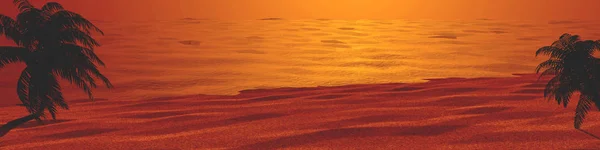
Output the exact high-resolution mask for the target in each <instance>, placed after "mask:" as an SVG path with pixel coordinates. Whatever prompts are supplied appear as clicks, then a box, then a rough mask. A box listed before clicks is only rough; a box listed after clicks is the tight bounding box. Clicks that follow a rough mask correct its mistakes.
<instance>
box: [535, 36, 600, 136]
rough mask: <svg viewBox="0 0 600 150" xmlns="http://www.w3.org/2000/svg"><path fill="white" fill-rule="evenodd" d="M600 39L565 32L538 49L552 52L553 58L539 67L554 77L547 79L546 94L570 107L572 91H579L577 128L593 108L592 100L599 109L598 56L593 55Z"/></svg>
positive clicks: (538, 52) (546, 52)
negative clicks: (584, 37) (585, 37)
mask: <svg viewBox="0 0 600 150" xmlns="http://www.w3.org/2000/svg"><path fill="white" fill-rule="evenodd" d="M599 48H600V41H592V40H585V41H583V40H581V39H580V37H579V36H578V35H570V34H563V35H562V36H560V38H559V39H558V40H557V41H555V42H554V43H552V45H550V46H544V47H542V48H540V49H538V50H537V52H536V56H538V55H539V54H544V55H549V56H550V58H549V59H548V60H546V61H544V62H542V63H540V64H539V65H538V67H537V69H536V72H537V73H540V71H541V70H542V69H544V71H543V72H542V73H541V75H540V77H541V76H544V75H551V74H553V75H554V77H553V78H552V79H550V81H548V84H547V85H546V89H545V90H544V97H546V98H548V100H550V99H552V98H554V99H555V100H556V101H557V102H558V104H559V105H560V104H561V103H562V104H563V106H564V107H567V105H568V104H569V101H570V98H571V96H572V95H573V93H575V92H578V93H579V94H580V96H579V102H578V104H577V108H576V109H575V122H574V126H575V128H576V129H579V128H580V127H581V124H583V120H584V118H585V115H586V114H587V112H588V111H589V110H590V108H591V105H592V103H594V104H595V105H596V107H597V108H598V109H600V95H599V92H600V91H599V90H600V82H599V81H600V80H599V79H598V78H599V77H600V74H598V73H599V72H598V71H600V69H599V68H597V67H599V65H598V62H600V61H599V60H598V59H597V58H595V57H593V53H594V51H597V50H599Z"/></svg>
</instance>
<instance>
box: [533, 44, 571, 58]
mask: <svg viewBox="0 0 600 150" xmlns="http://www.w3.org/2000/svg"><path fill="white" fill-rule="evenodd" d="M540 54H543V55H550V56H551V57H555V58H562V57H560V56H563V55H564V51H563V50H562V49H560V48H558V47H554V46H544V47H541V48H539V49H538V50H537V51H536V52H535V56H536V57H537V56H538V55H540Z"/></svg>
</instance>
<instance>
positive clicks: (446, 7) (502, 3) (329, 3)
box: [0, 0, 600, 20]
mask: <svg viewBox="0 0 600 150" xmlns="http://www.w3.org/2000/svg"><path fill="white" fill-rule="evenodd" d="M11 1H12V0H3V1H2V2H0V13H2V14H9V15H14V12H15V8H14V7H13V5H12V4H11ZM31 1H33V2H37V3H39V2H45V1H50V0H31ZM55 1H58V2H61V3H62V4H63V5H65V6H66V7H67V8H68V9H71V10H74V11H77V12H79V13H81V14H83V15H84V16H86V17H88V18H93V19H100V20H155V19H175V18H182V17H196V18H214V19H256V18H265V17H281V18H291V19H313V18H331V19H442V20H453V19H478V18H491V19H510V20H532V19H535V20H565V19H583V20H589V19H595V18H600V17H598V16H599V15H600V10H599V9H598V6H600V1H599V0H571V1H565V0H55Z"/></svg>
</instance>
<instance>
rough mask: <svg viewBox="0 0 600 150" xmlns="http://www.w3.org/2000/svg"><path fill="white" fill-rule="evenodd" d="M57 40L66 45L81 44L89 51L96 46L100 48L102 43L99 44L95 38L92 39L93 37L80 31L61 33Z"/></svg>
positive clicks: (73, 30) (71, 30)
mask: <svg viewBox="0 0 600 150" xmlns="http://www.w3.org/2000/svg"><path fill="white" fill-rule="evenodd" d="M57 40H59V41H63V42H66V43H71V45H74V44H77V43H81V44H83V45H84V46H85V47H86V48H87V49H91V48H93V47H95V46H100V43H98V42H97V41H96V40H95V39H94V38H92V36H90V35H89V34H88V33H86V32H83V31H81V30H79V29H68V30H63V31H61V32H60V33H59V35H58V39H57Z"/></svg>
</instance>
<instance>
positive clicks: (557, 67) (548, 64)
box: [535, 59, 563, 73]
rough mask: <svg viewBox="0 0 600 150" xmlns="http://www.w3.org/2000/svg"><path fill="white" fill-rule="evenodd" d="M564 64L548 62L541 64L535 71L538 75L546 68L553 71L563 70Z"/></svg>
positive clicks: (556, 61)
mask: <svg viewBox="0 0 600 150" xmlns="http://www.w3.org/2000/svg"><path fill="white" fill-rule="evenodd" d="M562 64H563V62H561V61H559V60H551V59H550V60H546V61H544V62H542V63H540V64H539V65H538V66H537V68H536V69H535V72H536V73H540V70H541V69H544V68H549V69H553V70H561V69H562V67H563V66H562Z"/></svg>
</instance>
